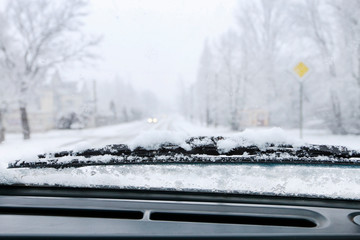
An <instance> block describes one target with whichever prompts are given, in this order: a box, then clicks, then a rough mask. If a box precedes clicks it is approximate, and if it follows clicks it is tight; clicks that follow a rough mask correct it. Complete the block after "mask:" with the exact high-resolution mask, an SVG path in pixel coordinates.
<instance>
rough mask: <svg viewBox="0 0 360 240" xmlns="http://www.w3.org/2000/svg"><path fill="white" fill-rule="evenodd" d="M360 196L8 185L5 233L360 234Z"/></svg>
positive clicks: (0, 216)
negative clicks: (334, 197) (354, 198)
mask: <svg viewBox="0 0 360 240" xmlns="http://www.w3.org/2000/svg"><path fill="white" fill-rule="evenodd" d="M358 215H359V216H360V203H359V202H358V201H350V200H327V199H311V198H300V197H275V196H269V197H264V196H256V195H239V194H219V193H198V192H197V193H191V192H167V191H142V190H137V191H136V190H115V189H85V188H56V187H25V186H0V238H1V239H3V238H84V239H85V238H86V239H88V238H114V239H115V238H123V239H126V238H128V239H131V238H170V237H171V238H189V239H194V238H197V239H199V238H200V239H201V238H202V239H209V238H221V239H226V238H234V239H264V238H265V239H360V225H358V224H357V223H358V222H360V221H359V220H358V218H360V217H357V216H358Z"/></svg>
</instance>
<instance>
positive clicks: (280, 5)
mask: <svg viewBox="0 0 360 240" xmlns="http://www.w3.org/2000/svg"><path fill="white" fill-rule="evenodd" d="M359 16H360V1H359V0H332V1H326V0H311V1H310V0H297V1H285V0H253V1H247V0H228V1H222V0H197V1H192V0H171V1H169V0H93V1H86V0H56V1H52V0H0V156H1V157H0V185H18V184H21V185H25V186H58V187H87V188H116V189H143V190H144V189H145V190H149V191H150V190H171V191H193V192H220V193H236V194H256V195H280V196H305V197H321V198H342V199H359V198H360V181H359V177H358V176H359V174H360V17H359Z"/></svg>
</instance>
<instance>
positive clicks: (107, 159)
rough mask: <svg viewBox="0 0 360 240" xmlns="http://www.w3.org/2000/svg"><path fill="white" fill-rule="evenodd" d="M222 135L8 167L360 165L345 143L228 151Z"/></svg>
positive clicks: (54, 156) (52, 156)
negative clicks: (222, 144) (182, 143)
mask: <svg viewBox="0 0 360 240" xmlns="http://www.w3.org/2000/svg"><path fill="white" fill-rule="evenodd" d="M222 139H223V138H222V137H198V138H191V139H189V140H188V141H186V143H187V144H188V145H189V146H190V149H184V148H182V147H181V146H179V145H174V144H167V143H164V144H163V145H161V146H160V147H158V148H156V149H151V150H148V149H145V148H142V147H137V148H135V149H133V150H131V149H130V148H129V147H128V146H127V145H123V144H118V145H107V146H105V147H103V148H92V149H87V150H83V151H62V152H56V153H46V154H41V155H38V156H37V158H35V159H33V160H30V161H29V160H21V159H20V160H16V161H14V162H11V163H9V165H8V167H9V168H69V167H85V166H102V165H106V166H109V165H126V164H229V163H231V164H234V163H235V164H316V165H324V164H325V165H343V166H345V165H350V166H360V152H357V151H354V150H348V149H347V148H346V147H342V146H327V145H304V146H299V147H294V146H292V145H287V144H280V145H276V144H271V143H269V144H266V146H261V147H259V146H256V145H250V146H238V147H236V148H234V149H232V150H230V151H228V152H226V153H224V152H221V150H219V148H218V145H217V143H218V141H219V140H222Z"/></svg>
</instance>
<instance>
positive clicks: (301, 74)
mask: <svg viewBox="0 0 360 240" xmlns="http://www.w3.org/2000/svg"><path fill="white" fill-rule="evenodd" d="M309 70H310V69H309V67H308V66H307V65H305V63H303V62H299V63H298V64H296V65H295V67H294V68H293V73H295V77H296V79H297V80H298V83H299V137H300V138H301V139H302V138H303V125H304V111H303V105H304V103H303V102H304V80H305V78H306V77H307V76H308V75H309V73H308V72H309Z"/></svg>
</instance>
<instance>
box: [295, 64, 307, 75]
mask: <svg viewBox="0 0 360 240" xmlns="http://www.w3.org/2000/svg"><path fill="white" fill-rule="evenodd" d="M294 71H295V73H296V74H297V75H298V76H299V77H300V78H302V77H304V76H305V74H306V73H307V72H308V71H309V68H308V66H306V65H305V63H303V62H299V63H298V64H297V65H296V66H295V67H294Z"/></svg>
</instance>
